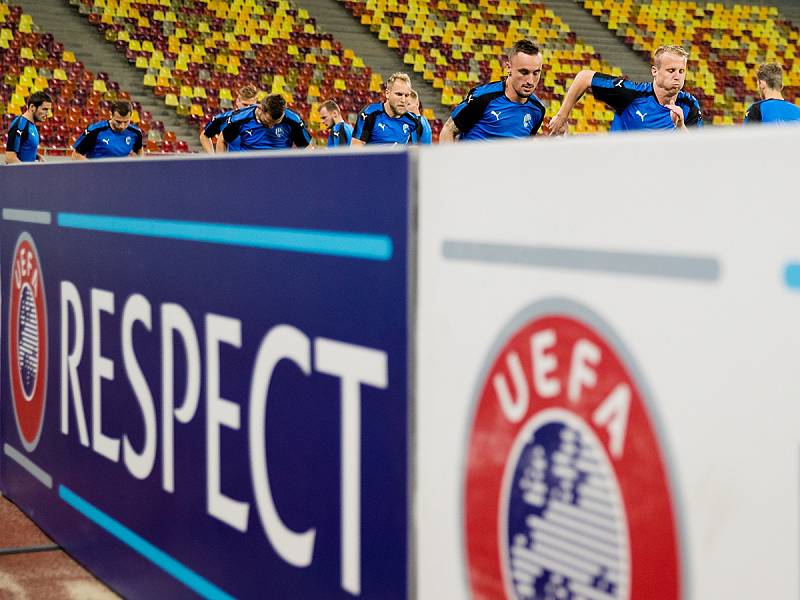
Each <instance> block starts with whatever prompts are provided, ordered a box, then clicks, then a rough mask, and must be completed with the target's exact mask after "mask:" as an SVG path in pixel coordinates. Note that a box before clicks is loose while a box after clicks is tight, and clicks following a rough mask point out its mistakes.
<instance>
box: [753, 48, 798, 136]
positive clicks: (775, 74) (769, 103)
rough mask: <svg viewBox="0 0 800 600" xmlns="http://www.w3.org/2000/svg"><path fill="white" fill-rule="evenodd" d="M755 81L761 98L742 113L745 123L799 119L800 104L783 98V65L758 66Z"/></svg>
mask: <svg viewBox="0 0 800 600" xmlns="http://www.w3.org/2000/svg"><path fill="white" fill-rule="evenodd" d="M756 83H757V84H758V93H759V95H760V96H761V100H759V101H758V102H755V103H754V104H753V105H752V106H750V108H748V109H747V112H746V113H745V115H744V122H745V123H776V124H781V123H791V122H798V121H800V106H797V105H796V104H792V103H791V102H789V101H788V100H784V99H783V93H782V91H783V67H781V66H780V65H779V64H777V63H766V64H763V65H761V66H760V67H759V68H758V71H757V73H756Z"/></svg>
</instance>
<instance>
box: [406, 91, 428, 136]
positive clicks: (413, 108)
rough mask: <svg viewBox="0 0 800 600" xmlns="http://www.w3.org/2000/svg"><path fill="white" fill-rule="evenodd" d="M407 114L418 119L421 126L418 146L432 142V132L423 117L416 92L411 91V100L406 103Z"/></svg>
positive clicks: (420, 103)
mask: <svg viewBox="0 0 800 600" xmlns="http://www.w3.org/2000/svg"><path fill="white" fill-rule="evenodd" d="M408 112H410V113H411V114H414V115H417V116H418V117H419V121H420V124H421V125H422V133H421V134H420V136H419V143H420V144H430V143H432V142H433V130H432V129H431V124H430V123H429V122H428V119H427V118H426V117H425V115H423V114H422V101H421V100H420V99H419V94H418V93H417V90H411V99H410V100H409V101H408Z"/></svg>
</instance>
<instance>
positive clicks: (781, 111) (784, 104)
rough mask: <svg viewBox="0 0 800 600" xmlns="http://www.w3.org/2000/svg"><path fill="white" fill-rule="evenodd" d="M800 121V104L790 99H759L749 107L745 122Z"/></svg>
mask: <svg viewBox="0 0 800 600" xmlns="http://www.w3.org/2000/svg"><path fill="white" fill-rule="evenodd" d="M792 121H800V106H797V105H795V104H792V103H791V102H789V101H788V100H778V99H777V98H770V99H769V100H759V101H758V102H756V103H755V104H753V105H752V106H751V107H750V108H748V109H747V112H746V113H745V115H744V122H745V123H790V122H792Z"/></svg>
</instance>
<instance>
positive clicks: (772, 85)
mask: <svg viewBox="0 0 800 600" xmlns="http://www.w3.org/2000/svg"><path fill="white" fill-rule="evenodd" d="M756 83H757V84H758V93H759V94H761V97H762V98H765V97H766V96H767V94H768V93H769V92H773V93H774V92H778V93H780V92H781V90H783V67H782V66H780V65H779V64H778V63H764V64H763V65H761V66H759V67H758V71H756Z"/></svg>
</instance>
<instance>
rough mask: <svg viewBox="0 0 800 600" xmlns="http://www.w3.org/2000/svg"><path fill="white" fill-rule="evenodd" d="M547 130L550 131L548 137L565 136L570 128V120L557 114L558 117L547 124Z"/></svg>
mask: <svg viewBox="0 0 800 600" xmlns="http://www.w3.org/2000/svg"><path fill="white" fill-rule="evenodd" d="M547 128H548V129H549V130H550V133H549V134H548V135H551V136H553V135H564V134H565V133H567V128H569V119H567V117H565V116H562V115H561V114H559V113H556V116H555V117H553V118H552V119H550V121H549V122H548V123H547Z"/></svg>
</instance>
